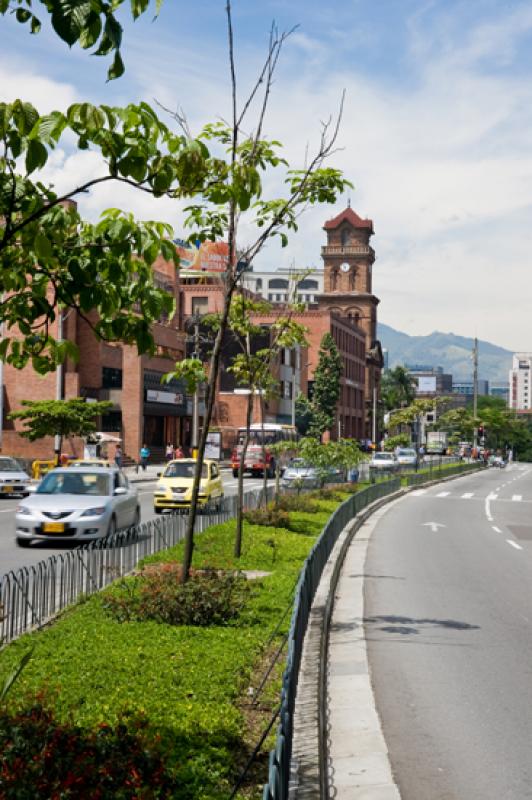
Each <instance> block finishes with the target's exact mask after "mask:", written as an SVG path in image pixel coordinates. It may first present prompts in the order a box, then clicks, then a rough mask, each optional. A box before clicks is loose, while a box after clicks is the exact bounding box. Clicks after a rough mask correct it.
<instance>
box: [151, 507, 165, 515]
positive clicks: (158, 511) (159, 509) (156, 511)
mask: <svg viewBox="0 0 532 800" xmlns="http://www.w3.org/2000/svg"><path fill="white" fill-rule="evenodd" d="M153 511H154V513H155V514H162V513H163V509H162V508H158V506H153Z"/></svg>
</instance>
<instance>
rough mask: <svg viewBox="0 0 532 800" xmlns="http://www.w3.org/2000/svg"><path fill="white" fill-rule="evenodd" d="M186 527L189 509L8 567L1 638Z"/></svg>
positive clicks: (229, 512)
mask: <svg viewBox="0 0 532 800" xmlns="http://www.w3.org/2000/svg"><path fill="white" fill-rule="evenodd" d="M272 494H273V487H271V486H269V487H268V491H267V499H271V496H272ZM262 499H263V490H262V489H254V490H251V491H248V492H245V494H244V508H245V509H246V510H251V509H253V508H257V507H258V506H259V505H260V504H261V502H262ZM236 500H237V498H236V495H233V496H231V497H226V498H225V500H224V508H223V510H222V511H219V512H217V513H214V514H199V515H198V517H197V518H196V523H195V528H194V530H195V532H196V533H201V532H202V531H204V530H205V528H207V527H209V526H210V525H216V524H218V523H221V522H227V520H229V519H232V518H233V517H234V516H235V515H236ZM185 531H186V514H185V515H177V514H171V515H162V516H160V517H157V518H156V519H154V520H151V521H150V522H147V523H144V524H142V525H139V526H138V527H134V528H130V529H128V530H127V531H123V532H117V533H115V534H114V535H113V536H112V537H109V538H106V539H98V540H96V541H93V542H90V543H88V544H86V545H83V546H82V547H78V548H76V549H73V550H69V551H67V552H65V553H62V554H61V555H56V556H50V557H49V558H47V559H46V560H43V561H40V562H39V563H38V564H36V565H34V566H30V567H22V568H20V569H17V570H12V571H11V572H8V573H7V574H5V575H4V576H3V577H1V578H0V644H7V643H8V642H12V641H13V640H14V639H17V638H18V637H19V636H21V635H22V634H23V633H26V632H28V631H30V630H32V629H34V628H39V627H40V626H42V625H44V624H46V623H47V622H49V621H50V620H51V619H53V617H55V616H56V615H57V614H59V613H60V612H61V611H63V610H64V609H65V608H66V607H67V606H69V605H71V604H72V603H75V602H76V600H78V599H79V598H80V597H81V596H82V595H90V594H94V593H95V592H98V591H100V589H103V588H104V587H105V586H108V585H109V584H110V583H112V582H113V581H114V580H116V579H117V578H120V577H122V576H124V575H127V574H128V573H130V572H132V571H133V570H134V569H135V567H136V566H137V564H138V562H139V561H140V560H141V559H142V558H144V557H145V556H149V555H152V554H153V553H158V552H160V551H161V550H168V549H169V548H170V547H173V546H174V545H175V544H177V543H178V542H180V541H182V540H183V539H184V536H185Z"/></svg>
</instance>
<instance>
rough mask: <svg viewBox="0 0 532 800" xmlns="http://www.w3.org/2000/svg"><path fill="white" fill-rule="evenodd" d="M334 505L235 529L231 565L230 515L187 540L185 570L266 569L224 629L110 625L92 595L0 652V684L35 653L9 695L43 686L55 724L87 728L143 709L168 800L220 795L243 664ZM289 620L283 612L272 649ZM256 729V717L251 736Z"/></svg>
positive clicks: (248, 672)
mask: <svg viewBox="0 0 532 800" xmlns="http://www.w3.org/2000/svg"><path fill="white" fill-rule="evenodd" d="M337 505H338V503H337V501H334V500H331V501H326V502H322V503H320V511H319V513H315V514H306V513H304V512H291V514H290V515H291V518H292V521H293V522H294V523H295V524H296V526H297V529H298V531H299V532H298V533H295V532H291V531H287V530H284V529H273V528H264V527H259V526H256V525H248V524H246V525H245V528H244V539H243V553H242V557H241V559H240V560H239V561H238V562H237V561H236V560H235V559H234V558H233V556H232V551H233V539H234V522H233V521H231V522H227V523H224V524H222V525H217V526H213V527H211V528H209V529H208V530H207V531H205V532H204V533H203V534H201V535H198V536H197V537H196V547H195V550H194V558H193V566H195V567H206V566H208V567H216V568H222V569H235V568H240V569H250V570H251V569H252V570H262V571H267V572H270V573H271V574H270V575H268V576H267V577H264V578H261V579H260V580H257V581H256V582H254V592H253V595H252V597H251V599H250V601H249V603H248V604H247V606H246V609H245V612H244V613H243V614H242V615H241V616H240V618H239V619H238V620H236V621H233V622H232V623H231V624H230V625H228V626H220V627H210V628H199V627H198V628H195V627H187V626H183V627H174V626H170V625H163V624H159V623H156V622H142V623H141V622H128V623H119V622H116V621H114V620H113V619H112V618H110V617H109V616H108V615H107V614H106V612H105V610H104V608H103V606H102V603H101V597H100V596H99V595H96V596H93V597H91V598H89V599H86V600H85V601H83V602H80V603H78V604H77V605H76V606H74V607H73V608H71V609H70V610H68V611H67V612H65V613H64V614H63V615H62V616H61V617H60V618H59V619H58V620H57V621H56V622H55V623H54V624H52V625H51V626H49V627H48V628H46V629H44V630H41V631H38V632H36V633H33V634H29V635H27V636H25V637H23V638H22V639H20V640H18V641H17V642H14V643H13V644H11V645H9V646H8V647H6V648H5V649H4V650H3V651H1V652H0V686H1V685H2V682H3V679H5V677H6V676H7V675H8V674H9V673H10V672H11V670H12V669H13V667H14V665H15V664H16V663H17V662H18V660H19V659H20V657H21V656H22V654H23V653H24V652H26V651H27V649H28V648H29V647H34V648H35V650H34V654H33V657H32V659H31V661H30V662H29V665H28V666H27V667H26V669H25V671H24V672H23V674H22V676H21V678H20V679H19V681H18V682H17V684H16V686H15V688H14V689H13V690H12V692H11V694H10V696H9V698H8V702H9V703H10V705H11V706H12V707H21V706H24V705H27V704H28V702H29V698H31V697H33V696H35V695H36V694H39V693H41V692H42V691H43V690H44V691H45V693H46V695H47V696H48V698H49V701H50V702H51V703H52V704H53V707H54V709H55V711H56V713H57V716H58V717H59V719H61V720H72V721H73V722H75V723H76V724H78V725H82V726H84V727H87V728H90V727H94V726H96V725H98V724H99V723H101V722H107V723H110V724H112V723H114V722H115V721H116V720H118V719H119V718H120V716H121V714H123V713H124V712H131V713H142V714H144V715H146V717H147V719H148V720H149V724H150V728H151V730H152V731H153V733H154V734H157V735H160V736H161V737H162V740H163V742H164V743H165V745H166V748H167V750H166V751H167V754H168V762H169V764H170V765H171V766H172V768H173V769H174V770H175V775H176V778H177V785H178V789H176V793H175V795H174V797H176V798H203V799H204V800H207V798H208V799H209V800H212V799H214V798H222V797H224V798H226V797H227V794H228V789H229V788H230V787H231V786H232V784H233V781H234V779H235V777H236V775H237V774H238V768H239V765H241V764H242V763H243V761H245V759H246V756H247V754H248V751H249V747H250V746H251V745H252V744H253V743H254V740H253V741H250V740H249V734H246V725H247V723H246V718H245V715H244V712H243V709H242V702H241V701H243V700H244V699H245V698H246V696H247V689H248V686H249V684H250V681H253V682H254V685H255V686H256V685H257V683H258V680H259V679H260V675H258V674H254V670H256V669H257V665H258V663H259V661H260V658H261V654H262V653H263V649H264V646H265V644H266V642H267V641H268V638H269V637H270V635H271V633H272V631H273V630H274V628H275V627H276V625H277V623H278V621H279V619H280V618H281V616H282V614H283V613H284V612H285V610H286V608H287V606H289V604H290V603H291V602H292V600H293V591H294V587H295V583H296V580H297V577H298V574H299V572H300V569H301V566H302V563H303V561H304V559H305V557H306V556H307V554H308V552H309V550H310V548H311V547H312V545H313V543H314V541H315V539H316V537H317V536H318V535H319V533H320V531H321V529H322V528H323V525H324V524H325V522H326V521H327V519H328V518H329V516H330V514H331V513H332V511H333V510H334V509H335V508H336V506H337ZM181 555H182V546H180V545H178V546H177V547H175V548H173V549H171V550H168V551H165V552H162V553H159V554H157V555H155V556H151V557H149V558H146V559H145V560H144V562H143V563H144V564H154V563H158V562H164V563H168V562H171V561H181ZM108 591H113V590H112V589H109V590H108ZM289 622H290V613H288V614H286V616H285V618H284V622H283V625H282V626H281V630H280V632H279V634H278V635H277V638H276V639H275V640H274V642H273V647H274V648H277V647H278V646H279V641H280V637H281V635H282V633H283V632H285V631H286V630H287V628H288V625H289ZM283 663H284V657H283ZM280 672H281V670H280V669H278V670H277V673H276V675H277V678H276V683H275V685H274V686H273V687H269V689H268V692H267V694H266V697H267V698H269V703H266V704H265V705H266V708H264V722H263V724H262V728H264V727H265V724H266V721H267V719H268V718H269V715H270V714H271V707H273V705H275V703H276V702H277V701H278V696H279V676H280ZM268 706H269V707H268ZM259 722H261V720H259ZM262 728H261V727H260V724H259V725H258V728H257V730H258V732H259V733H260V730H261V729H262ZM246 737H247V738H246ZM257 738H258V736H257V735H255V739H257ZM262 778H265V774H264V775H263V776H262V777H261V779H262ZM250 792H251V793H250ZM250 792H248V793H247V794H246V795H245V796H248V797H249V796H253V797H260V796H261V790H260V787H259V786H257V787H256V789H255V790H250ZM242 796H244V795H242Z"/></svg>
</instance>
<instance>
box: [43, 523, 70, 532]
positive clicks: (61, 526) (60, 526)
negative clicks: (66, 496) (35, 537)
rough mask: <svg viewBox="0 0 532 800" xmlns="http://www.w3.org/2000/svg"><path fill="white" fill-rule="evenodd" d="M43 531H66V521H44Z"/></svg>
mask: <svg viewBox="0 0 532 800" xmlns="http://www.w3.org/2000/svg"><path fill="white" fill-rule="evenodd" d="M42 529H43V533H64V532H65V523H64V522H44V523H43V526H42Z"/></svg>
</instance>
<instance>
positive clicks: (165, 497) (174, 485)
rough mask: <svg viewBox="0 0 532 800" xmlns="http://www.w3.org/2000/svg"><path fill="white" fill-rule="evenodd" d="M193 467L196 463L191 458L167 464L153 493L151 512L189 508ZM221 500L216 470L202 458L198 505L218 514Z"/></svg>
mask: <svg viewBox="0 0 532 800" xmlns="http://www.w3.org/2000/svg"><path fill="white" fill-rule="evenodd" d="M195 468H196V461H195V459H193V458H179V459H176V460H175V461H169V462H168V464H167V465H166V469H165V471H164V472H163V473H162V474H161V475H160V476H159V480H158V481H157V486H156V487H155V491H154V493H153V510H154V511H155V513H156V514H161V513H162V512H163V511H164V510H165V509H168V510H176V509H187V508H190V503H191V500H192V485H193V483H194V470H195ZM223 498H224V490H223V484H222V478H221V475H220V467H219V466H218V464H217V463H216V461H211V460H210V459H206V460H205V461H204V462H203V466H202V470H201V483H200V490H199V495H198V504H199V506H200V508H202V509H204V510H206V511H221V509H222V507H223Z"/></svg>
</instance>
